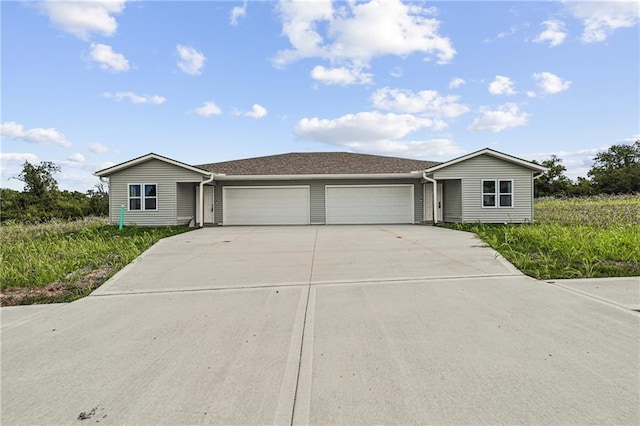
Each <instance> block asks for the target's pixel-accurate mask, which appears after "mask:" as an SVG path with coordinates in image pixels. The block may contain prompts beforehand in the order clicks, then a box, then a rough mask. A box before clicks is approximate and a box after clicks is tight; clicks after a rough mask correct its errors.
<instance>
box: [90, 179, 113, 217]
mask: <svg viewBox="0 0 640 426" xmlns="http://www.w3.org/2000/svg"><path fill="white" fill-rule="evenodd" d="M87 197H88V198H89V212H88V214H90V215H94V216H107V215H109V193H108V192H107V190H106V189H105V186H104V183H102V182H100V183H98V184H96V185H95V186H94V189H90V190H88V191H87Z"/></svg>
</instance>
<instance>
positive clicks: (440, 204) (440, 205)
mask: <svg viewBox="0 0 640 426" xmlns="http://www.w3.org/2000/svg"><path fill="white" fill-rule="evenodd" d="M438 208H439V209H441V208H442V202H440V201H438Z"/></svg>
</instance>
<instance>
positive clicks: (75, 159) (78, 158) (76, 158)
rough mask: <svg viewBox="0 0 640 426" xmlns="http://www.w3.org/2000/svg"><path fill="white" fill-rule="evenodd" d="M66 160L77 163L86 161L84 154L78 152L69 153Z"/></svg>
mask: <svg viewBox="0 0 640 426" xmlns="http://www.w3.org/2000/svg"><path fill="white" fill-rule="evenodd" d="M67 160H68V161H71V162H73V163H79V164H84V163H86V162H87V159H86V158H85V157H84V155H82V154H80V153H79V152H76V153H75V154H72V155H70V156H69V157H67Z"/></svg>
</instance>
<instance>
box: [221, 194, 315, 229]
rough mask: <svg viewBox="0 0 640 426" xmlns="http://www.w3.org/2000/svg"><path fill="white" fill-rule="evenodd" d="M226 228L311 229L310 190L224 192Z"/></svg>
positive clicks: (224, 222) (224, 220)
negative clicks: (254, 226)
mask: <svg viewBox="0 0 640 426" xmlns="http://www.w3.org/2000/svg"><path fill="white" fill-rule="evenodd" d="M222 207H223V224H224V225H308V224H309V187H308V186H288V187H282V186H276V187H270V186H263V187H225V188H223V205H222Z"/></svg>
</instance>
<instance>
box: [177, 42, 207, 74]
mask: <svg viewBox="0 0 640 426" xmlns="http://www.w3.org/2000/svg"><path fill="white" fill-rule="evenodd" d="M176 50H177V52H178V56H179V57H180V60H179V61H178V68H180V70H182V72H184V73H185V74H189V75H199V74H202V68H203V67H204V62H205V61H206V60H207V58H206V57H205V56H204V55H203V54H202V53H201V52H198V51H197V50H196V49H194V48H193V47H188V46H182V45H178V46H176Z"/></svg>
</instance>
